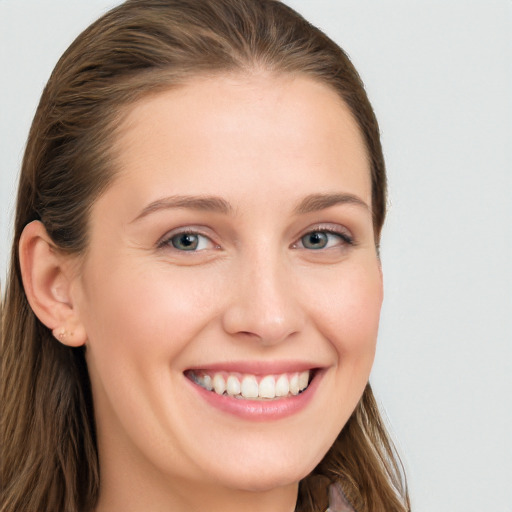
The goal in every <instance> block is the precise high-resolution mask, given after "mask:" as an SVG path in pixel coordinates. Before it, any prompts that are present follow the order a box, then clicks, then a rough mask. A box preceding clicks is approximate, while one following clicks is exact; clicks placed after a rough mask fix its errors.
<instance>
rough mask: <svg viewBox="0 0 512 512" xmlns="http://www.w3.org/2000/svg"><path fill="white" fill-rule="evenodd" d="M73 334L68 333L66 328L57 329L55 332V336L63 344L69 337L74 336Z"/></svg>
mask: <svg viewBox="0 0 512 512" xmlns="http://www.w3.org/2000/svg"><path fill="white" fill-rule="evenodd" d="M73 334H74V333H73V332H68V331H67V330H66V329H65V328H61V329H55V330H54V331H53V335H54V337H55V338H57V339H58V340H59V341H60V342H61V343H64V341H66V339H67V338H68V336H71V337H72V336H73Z"/></svg>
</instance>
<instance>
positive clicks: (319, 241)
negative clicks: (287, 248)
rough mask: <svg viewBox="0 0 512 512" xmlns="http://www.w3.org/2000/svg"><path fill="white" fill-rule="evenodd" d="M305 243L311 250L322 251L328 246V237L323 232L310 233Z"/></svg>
mask: <svg viewBox="0 0 512 512" xmlns="http://www.w3.org/2000/svg"><path fill="white" fill-rule="evenodd" d="M303 243H304V246H305V247H307V248H309V249H322V248H323V247H325V246H326V244H327V235H326V234H325V233H322V232H321V231H317V232H315V233H310V234H309V235H307V236H306V237H305V240H303Z"/></svg>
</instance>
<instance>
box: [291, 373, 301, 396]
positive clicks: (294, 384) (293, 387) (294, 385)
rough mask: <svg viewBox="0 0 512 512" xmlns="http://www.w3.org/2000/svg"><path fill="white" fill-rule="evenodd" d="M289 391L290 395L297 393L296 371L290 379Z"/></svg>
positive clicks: (297, 378) (297, 379)
mask: <svg viewBox="0 0 512 512" xmlns="http://www.w3.org/2000/svg"><path fill="white" fill-rule="evenodd" d="M290 393H291V394H292V395H298V394H299V376H298V375H297V374H296V373H294V374H293V375H292V378H291V379H290Z"/></svg>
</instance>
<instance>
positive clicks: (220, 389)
mask: <svg viewBox="0 0 512 512" xmlns="http://www.w3.org/2000/svg"><path fill="white" fill-rule="evenodd" d="M213 389H214V390H215V393H217V395H222V393H224V391H226V381H225V380H224V377H223V376H222V375H220V373H216V374H215V375H214V376H213Z"/></svg>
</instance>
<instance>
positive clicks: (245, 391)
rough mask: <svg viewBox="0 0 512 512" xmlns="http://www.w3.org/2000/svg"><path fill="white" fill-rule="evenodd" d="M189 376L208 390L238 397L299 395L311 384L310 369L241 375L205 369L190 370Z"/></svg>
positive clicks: (255, 397) (268, 397)
mask: <svg viewBox="0 0 512 512" xmlns="http://www.w3.org/2000/svg"><path fill="white" fill-rule="evenodd" d="M188 375H189V377H190V378H191V379H192V380H193V381H194V382H196V383H197V384H199V385H200V386H201V387H203V388H205V389H207V390H208V391H214V392H215V393H217V394H218V395H223V394H227V395H229V396H234V397H237V398H252V399H258V398H267V399H272V398H275V397H284V396H288V395H298V394H299V393H300V392H301V391H304V390H305V389H306V388H307V387H308V384H309V370H306V371H304V372H295V373H283V374H280V375H265V376H262V377H256V376H255V375H243V376H242V375H241V374H239V373H228V372H217V373H205V372H204V371H200V372H199V371H196V372H188Z"/></svg>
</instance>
